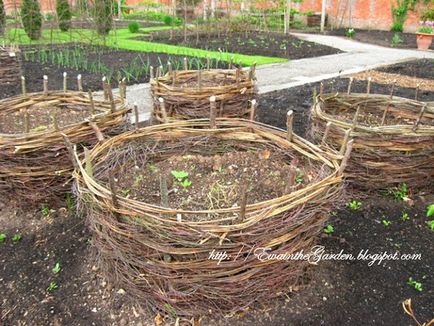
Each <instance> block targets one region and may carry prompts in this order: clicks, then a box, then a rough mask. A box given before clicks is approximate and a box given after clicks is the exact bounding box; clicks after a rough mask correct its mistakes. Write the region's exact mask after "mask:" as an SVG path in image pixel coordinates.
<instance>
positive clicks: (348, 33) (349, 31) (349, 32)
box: [345, 28, 356, 38]
mask: <svg viewBox="0 0 434 326" xmlns="http://www.w3.org/2000/svg"><path fill="white" fill-rule="evenodd" d="M354 35H356V31H355V29H354V28H348V29H347V30H346V31H345V36H346V37H349V38H353V37H354Z"/></svg>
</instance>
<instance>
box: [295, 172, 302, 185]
mask: <svg viewBox="0 0 434 326" xmlns="http://www.w3.org/2000/svg"><path fill="white" fill-rule="evenodd" d="M303 180H304V173H303V172H301V171H299V172H298V173H297V176H296V177H295V182H296V183H298V184H300V183H302V182H303Z"/></svg>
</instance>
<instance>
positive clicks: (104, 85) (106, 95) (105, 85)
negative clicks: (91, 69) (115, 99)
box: [102, 76, 108, 101]
mask: <svg viewBox="0 0 434 326" xmlns="http://www.w3.org/2000/svg"><path fill="white" fill-rule="evenodd" d="M106 81H107V78H106V77H105V76H104V77H102V89H103V92H104V101H107V100H108V93H107V82H106Z"/></svg>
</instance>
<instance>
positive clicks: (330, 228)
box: [324, 224, 335, 234]
mask: <svg viewBox="0 0 434 326" xmlns="http://www.w3.org/2000/svg"><path fill="white" fill-rule="evenodd" d="M333 232H335V228H334V227H333V225H331V224H327V226H326V227H325V228H324V233H325V234H332V233H333Z"/></svg>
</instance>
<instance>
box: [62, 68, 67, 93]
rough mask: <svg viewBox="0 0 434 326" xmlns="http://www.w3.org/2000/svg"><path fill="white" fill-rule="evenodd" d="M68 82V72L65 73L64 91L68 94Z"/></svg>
mask: <svg viewBox="0 0 434 326" xmlns="http://www.w3.org/2000/svg"><path fill="white" fill-rule="evenodd" d="M67 81H68V74H67V73H66V72H64V73H63V91H64V92H65V93H66V91H67V90H68V89H67V87H68V84H67Z"/></svg>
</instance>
